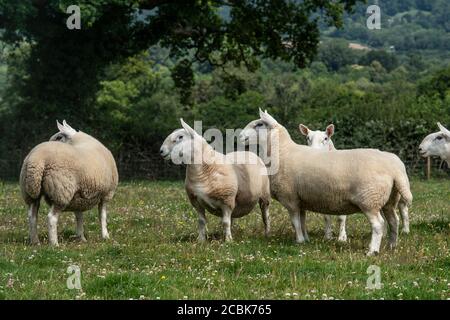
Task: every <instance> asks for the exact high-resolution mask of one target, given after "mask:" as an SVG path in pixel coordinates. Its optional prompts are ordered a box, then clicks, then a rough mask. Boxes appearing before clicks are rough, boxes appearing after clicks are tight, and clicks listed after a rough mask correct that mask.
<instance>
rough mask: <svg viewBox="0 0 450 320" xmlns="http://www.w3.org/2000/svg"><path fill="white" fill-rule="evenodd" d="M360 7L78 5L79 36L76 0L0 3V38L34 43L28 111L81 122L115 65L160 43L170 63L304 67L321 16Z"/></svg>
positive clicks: (228, 1)
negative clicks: (72, 9) (264, 60)
mask: <svg viewBox="0 0 450 320" xmlns="http://www.w3.org/2000/svg"><path fill="white" fill-rule="evenodd" d="M356 1H358V0H340V1H323V0H307V1H302V2H297V1H284V0H258V1H251V0H247V1H237V0H216V1H215V0H110V1H104V0H79V1H77V5H78V6H79V7H80V10H81V30H69V29H68V28H66V20H67V18H68V17H69V15H68V14H67V13H66V9H67V7H68V6H69V5H71V4H73V1H71V0H31V1H21V2H15V1H8V0H0V29H3V30H4V32H1V33H0V35H1V39H2V40H4V41H6V42H8V43H19V42H21V41H23V40H24V39H25V41H27V42H29V43H31V44H32V49H31V53H30V56H29V59H28V64H27V69H28V72H29V74H30V77H29V79H28V81H27V83H26V86H25V87H26V88H24V90H22V94H23V95H25V96H27V97H28V99H27V100H28V101H32V103H30V104H29V105H28V106H26V107H25V108H26V109H27V110H28V111H29V110H30V108H31V109H32V111H34V112H35V113H37V110H35V109H38V110H39V113H40V112H42V110H45V109H47V108H46V106H50V105H51V106H54V107H53V110H51V112H49V113H51V115H52V116H51V118H54V116H55V115H58V116H59V115H67V114H69V115H70V116H71V117H74V118H79V119H80V120H81V118H80V117H79V116H78V115H79V114H80V113H81V114H84V115H86V114H87V115H89V114H90V110H89V106H90V104H91V103H92V101H93V97H94V96H95V92H96V91H97V90H98V83H99V77H100V75H101V74H102V72H103V70H104V69H105V67H106V66H108V65H109V64H110V63H111V62H116V61H118V60H120V59H123V58H125V57H128V56H131V55H133V54H136V53H137V52H140V51H141V50H143V49H147V48H149V47H150V46H151V45H155V44H157V43H159V44H161V45H162V46H163V47H167V48H169V49H170V54H171V56H173V57H178V58H181V57H185V56H189V57H190V58H191V59H192V60H196V61H201V62H205V61H208V62H210V63H212V64H214V65H224V64H225V63H227V62H233V63H235V64H240V63H241V62H243V63H244V64H245V65H246V66H247V68H249V69H250V70H254V69H255V68H256V67H257V66H258V60H257V57H269V58H281V59H283V60H293V61H294V62H295V63H296V65H298V66H300V67H303V66H305V65H306V64H307V63H308V62H309V61H310V60H311V59H312V58H313V56H314V55H315V53H316V47H317V43H318V40H319V30H318V23H319V15H317V14H316V13H321V14H322V16H323V18H324V20H326V22H327V23H329V24H330V25H334V26H341V25H342V15H343V12H344V10H351V8H352V7H353V6H354V5H355V2H356ZM224 8H225V9H227V10H228V12H229V14H227V15H224V14H223V9H224ZM183 63H186V62H185V60H183ZM175 74H178V73H175ZM179 83H181V84H186V83H187V84H188V85H191V82H190V81H180V82H179ZM82 118H83V119H85V118H86V116H84V117H82ZM87 118H89V116H88V117H87ZM52 121H53V120H52Z"/></svg>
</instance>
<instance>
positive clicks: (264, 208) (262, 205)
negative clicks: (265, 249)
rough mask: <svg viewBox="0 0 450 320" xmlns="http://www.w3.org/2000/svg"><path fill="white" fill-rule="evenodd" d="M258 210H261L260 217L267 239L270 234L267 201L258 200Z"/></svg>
mask: <svg viewBox="0 0 450 320" xmlns="http://www.w3.org/2000/svg"><path fill="white" fill-rule="evenodd" d="M259 208H260V209H261V215H262V219H263V223H264V235H265V236H266V237H268V236H269V233H270V216H269V204H268V203H267V201H264V200H263V199H260V200H259Z"/></svg>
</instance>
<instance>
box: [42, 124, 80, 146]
mask: <svg viewBox="0 0 450 320" xmlns="http://www.w3.org/2000/svg"><path fill="white" fill-rule="evenodd" d="M56 125H57V127H58V130H59V132H58V133H56V134H54V135H53V136H52V137H51V138H50V140H49V141H59V142H63V143H70V142H71V141H72V138H73V136H74V135H75V134H76V133H77V131H76V130H75V129H73V128H72V127H71V126H69V125H68V124H67V122H66V120H64V121H63V124H61V123H59V121H58V120H56Z"/></svg>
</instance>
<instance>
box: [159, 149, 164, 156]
mask: <svg viewBox="0 0 450 320" xmlns="http://www.w3.org/2000/svg"><path fill="white" fill-rule="evenodd" d="M164 153H165V152H164V148H161V149H159V154H160V155H162V156H163V155H164Z"/></svg>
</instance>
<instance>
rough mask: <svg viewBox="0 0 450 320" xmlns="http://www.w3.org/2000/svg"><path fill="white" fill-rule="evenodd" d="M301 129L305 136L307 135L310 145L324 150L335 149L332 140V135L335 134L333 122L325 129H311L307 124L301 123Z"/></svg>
mask: <svg viewBox="0 0 450 320" xmlns="http://www.w3.org/2000/svg"><path fill="white" fill-rule="evenodd" d="M299 130H300V132H301V133H302V134H303V135H304V136H306V141H307V143H308V146H310V147H312V148H316V149H323V150H332V149H333V147H334V146H333V142H332V141H331V136H332V135H333V134H334V125H333V124H330V125H328V126H327V128H326V129H325V131H320V130H310V129H309V128H308V127H307V126H305V125H303V124H300V125H299Z"/></svg>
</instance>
